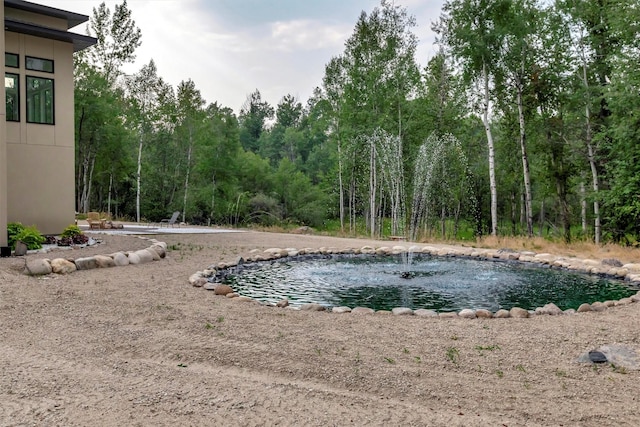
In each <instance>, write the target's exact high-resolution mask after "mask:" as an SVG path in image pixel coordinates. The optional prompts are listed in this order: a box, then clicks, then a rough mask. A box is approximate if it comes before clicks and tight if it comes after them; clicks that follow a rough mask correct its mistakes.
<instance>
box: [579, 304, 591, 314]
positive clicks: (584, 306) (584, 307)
mask: <svg viewBox="0 0 640 427" xmlns="http://www.w3.org/2000/svg"><path fill="white" fill-rule="evenodd" d="M588 311H591V305H590V304H587V303H586V302H585V303H583V304H580V307H578V313H586V312H588Z"/></svg>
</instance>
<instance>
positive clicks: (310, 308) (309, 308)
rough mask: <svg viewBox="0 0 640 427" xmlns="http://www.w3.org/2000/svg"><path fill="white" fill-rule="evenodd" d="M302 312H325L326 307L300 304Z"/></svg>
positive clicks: (314, 304)
mask: <svg viewBox="0 0 640 427" xmlns="http://www.w3.org/2000/svg"><path fill="white" fill-rule="evenodd" d="M300 310H302V311H325V310H326V307H325V306H323V305H320V304H316V303H309V304H302V305H301V306H300Z"/></svg>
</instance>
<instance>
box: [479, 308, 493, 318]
mask: <svg viewBox="0 0 640 427" xmlns="http://www.w3.org/2000/svg"><path fill="white" fill-rule="evenodd" d="M476 317H477V318H479V319H491V318H492V317H493V313H492V312H490V311H489V310H485V309H484V308H479V309H477V310H476Z"/></svg>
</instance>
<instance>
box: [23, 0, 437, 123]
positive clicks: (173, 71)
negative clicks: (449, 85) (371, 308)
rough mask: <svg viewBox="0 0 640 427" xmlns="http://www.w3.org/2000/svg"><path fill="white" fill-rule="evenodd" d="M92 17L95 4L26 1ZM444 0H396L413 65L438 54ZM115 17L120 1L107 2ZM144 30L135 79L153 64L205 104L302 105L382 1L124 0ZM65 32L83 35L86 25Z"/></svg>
mask: <svg viewBox="0 0 640 427" xmlns="http://www.w3.org/2000/svg"><path fill="white" fill-rule="evenodd" d="M31 1H33V2H35V3H40V4H44V5H47V6H51V7H55V8H58V9H63V10H68V11H71V12H76V13H81V14H84V15H88V16H91V15H92V11H93V8H97V7H98V6H99V5H100V3H101V1H98V0H31ZM390 1H391V0H390ZM443 1H444V0H394V2H395V4H396V5H399V6H402V7H405V8H406V9H407V12H408V13H409V14H410V15H412V16H414V17H415V19H416V27H414V28H413V32H414V34H415V35H416V36H417V37H418V40H419V46H418V50H417V55H416V60H417V62H418V64H420V66H421V67H424V66H426V65H427V63H428V61H429V59H430V58H431V57H432V56H433V54H434V53H435V51H436V47H435V46H434V41H435V35H434V34H433V32H432V31H431V24H432V22H434V21H436V20H437V19H438V17H439V16H440V9H441V7H442V3H443ZM105 3H106V5H107V7H108V8H109V9H110V10H111V11H112V12H113V10H114V8H115V5H116V4H121V3H122V0H119V1H113V0H106V1H105ZM127 5H128V7H129V9H130V10H131V12H132V18H133V19H134V20H135V22H136V25H137V26H138V27H139V28H140V29H141V31H142V46H140V47H139V48H138V50H137V51H136V56H137V58H136V62H135V63H133V64H130V65H127V66H126V67H125V70H124V71H125V72H126V73H129V74H132V73H135V72H137V71H138V70H140V68H142V66H143V65H145V64H148V63H149V61H150V60H151V59H153V60H154V61H155V63H156V66H157V68H158V74H159V75H160V77H162V78H163V79H164V80H165V81H166V82H167V83H169V84H171V85H172V86H173V87H174V88H175V87H177V85H178V83H180V82H181V81H183V80H188V79H191V80H193V81H194V83H195V86H196V88H197V89H199V90H200V92H201V94H202V96H203V98H204V99H205V100H206V102H207V103H213V102H217V103H218V104H219V105H221V106H225V107H230V108H232V109H233V110H234V111H236V112H239V111H240V108H241V107H242V104H243V103H244V101H245V100H246V98H247V96H248V95H249V94H250V93H252V92H254V91H255V90H256V89H258V90H259V91H260V94H261V95H262V99H263V100H264V101H267V102H269V103H270V104H271V105H272V106H273V107H274V108H275V107H276V106H277V104H278V103H279V102H280V100H281V99H282V97H283V96H285V95H287V94H291V95H293V96H295V97H296V98H297V99H298V101H300V102H302V103H303V104H304V103H306V101H307V99H308V98H309V97H310V96H311V94H312V92H313V89H314V88H315V87H317V86H320V85H321V84H322V78H323V76H324V68H325V65H326V64H327V63H328V62H329V60H330V59H331V58H332V57H334V56H337V55H341V54H342V53H343V52H344V43H345V41H346V40H347V39H348V38H349V37H350V36H351V35H352V34H353V31H354V28H355V24H356V22H357V20H358V17H359V16H360V13H361V12H362V11H365V12H367V13H370V12H371V11H372V10H373V9H374V8H375V7H377V6H380V0H128V1H127ZM70 31H73V32H76V33H81V34H85V33H86V24H82V25H79V26H77V27H75V28H73V29H71V30H70Z"/></svg>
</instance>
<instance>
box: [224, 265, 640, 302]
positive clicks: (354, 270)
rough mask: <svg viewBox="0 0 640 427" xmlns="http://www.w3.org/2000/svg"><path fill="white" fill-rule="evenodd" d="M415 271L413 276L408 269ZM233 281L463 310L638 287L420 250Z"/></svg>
mask: <svg viewBox="0 0 640 427" xmlns="http://www.w3.org/2000/svg"><path fill="white" fill-rule="evenodd" d="M406 271H410V272H411V275H410V276H411V277H410V278H403V277H402V274H403V272H406ZM225 283H227V284H229V285H231V286H232V287H233V288H234V290H235V291H236V292H238V293H239V294H241V295H246V296H250V297H252V298H255V299H258V300H261V301H268V302H274V303H275V302H277V301H279V300H281V299H283V298H287V299H289V301H290V303H291V304H292V305H300V304H304V303H310V302H315V303H319V304H323V305H327V306H348V307H370V308H373V309H375V310H390V309H392V308H394V307H409V308H412V309H417V308H427V309H432V310H438V311H459V310H461V309H463V308H474V309H478V308H484V309H487V310H491V311H494V312H495V311H497V310H499V309H501V308H504V309H507V310H508V309H510V308H511V307H515V306H518V307H522V308H525V309H535V308H536V307H541V306H543V305H545V304H547V303H549V302H553V303H555V304H556V305H557V306H558V307H560V308H561V309H563V310H564V309H567V308H574V309H575V308H578V306H580V304H582V303H585V302H587V303H592V302H594V301H606V300H617V299H621V298H624V297H628V296H631V295H633V294H634V293H635V292H637V289H634V288H633V287H631V286H630V285H629V284H627V283H624V282H620V281H616V280H611V279H603V278H600V277H596V276H589V275H583V274H577V273H573V272H567V271H561V270H555V269H549V268H545V269H543V268H537V267H534V266H527V265H524V264H520V263H506V262H492V261H481V260H475V259H463V258H440V257H430V256H420V257H419V256H418V255H416V256H415V258H414V259H413V263H412V264H411V266H409V267H407V266H406V265H405V264H403V261H402V257H400V256H397V257H389V256H386V257H376V256H370V255H369V256H364V255H361V256H334V257H326V258H324V259H312V260H299V261H297V260H296V261H291V260H289V261H283V262H274V263H264V264H256V265H255V266H252V267H251V268H246V269H244V270H242V271H240V272H238V273H237V274H231V275H228V276H227V277H226V279H225Z"/></svg>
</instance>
